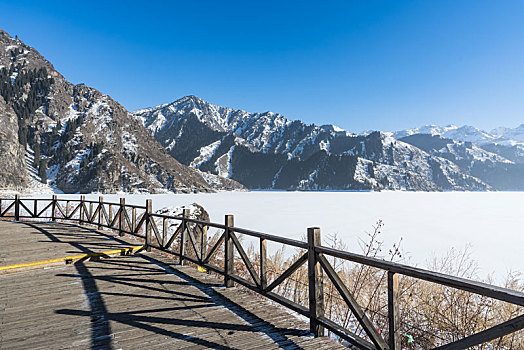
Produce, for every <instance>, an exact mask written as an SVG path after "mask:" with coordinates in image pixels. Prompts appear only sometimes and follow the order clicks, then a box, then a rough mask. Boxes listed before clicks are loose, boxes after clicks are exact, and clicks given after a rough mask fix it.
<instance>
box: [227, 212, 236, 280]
mask: <svg viewBox="0 0 524 350" xmlns="http://www.w3.org/2000/svg"><path fill="white" fill-rule="evenodd" d="M225 226H226V231H225V240H224V245H225V254H224V284H225V285H226V287H228V288H229V287H233V280H232V279H231V278H230V277H229V276H231V275H232V274H233V273H234V267H235V266H234V265H235V255H234V252H233V239H232V238H231V231H230V229H229V228H230V227H233V226H235V218H234V216H233V215H226V217H225Z"/></svg>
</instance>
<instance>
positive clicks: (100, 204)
mask: <svg viewBox="0 0 524 350" xmlns="http://www.w3.org/2000/svg"><path fill="white" fill-rule="evenodd" d="M102 209H104V197H102V196H99V197H98V229H99V230H101V229H102Z"/></svg>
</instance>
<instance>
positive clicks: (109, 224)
mask: <svg viewBox="0 0 524 350" xmlns="http://www.w3.org/2000/svg"><path fill="white" fill-rule="evenodd" d="M108 210H109V222H108V223H107V226H109V228H110V229H111V230H112V229H113V226H112V225H111V223H112V222H113V204H109V208H108Z"/></svg>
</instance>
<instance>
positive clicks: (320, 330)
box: [307, 227, 324, 337]
mask: <svg viewBox="0 0 524 350" xmlns="http://www.w3.org/2000/svg"><path fill="white" fill-rule="evenodd" d="M307 243H308V285H309V329H310V330H311V333H313V334H314V335H315V337H322V336H324V327H322V326H321V325H320V324H319V323H318V322H317V320H318V318H319V317H323V316H324V282H323V278H322V267H321V266H320V262H319V261H318V259H317V253H316V252H315V247H317V246H320V245H321V237H320V228H318V227H309V228H308V229H307Z"/></svg>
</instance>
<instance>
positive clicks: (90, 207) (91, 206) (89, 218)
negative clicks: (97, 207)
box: [87, 201, 95, 224]
mask: <svg viewBox="0 0 524 350" xmlns="http://www.w3.org/2000/svg"><path fill="white" fill-rule="evenodd" d="M94 219H95V218H94V217H93V202H91V201H90V202H89V215H88V216H87V221H89V223H90V224H92V223H93V220H94Z"/></svg>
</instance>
